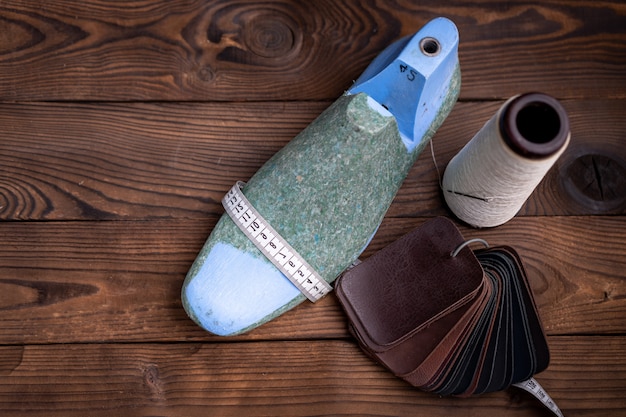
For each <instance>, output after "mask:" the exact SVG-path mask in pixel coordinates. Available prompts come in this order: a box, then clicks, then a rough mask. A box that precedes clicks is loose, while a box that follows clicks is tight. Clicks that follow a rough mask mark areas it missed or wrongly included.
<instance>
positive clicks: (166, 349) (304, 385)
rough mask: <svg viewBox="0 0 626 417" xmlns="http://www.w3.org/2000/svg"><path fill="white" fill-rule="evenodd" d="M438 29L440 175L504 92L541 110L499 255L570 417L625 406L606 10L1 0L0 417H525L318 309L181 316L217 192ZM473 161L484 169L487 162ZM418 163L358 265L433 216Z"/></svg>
mask: <svg viewBox="0 0 626 417" xmlns="http://www.w3.org/2000/svg"><path fill="white" fill-rule="evenodd" d="M437 16H446V17H449V18H450V19H452V20H453V21H454V22H455V24H456V25H457V27H458V29H459V33H460V46H459V56H460V62H461V68H462V79H463V80H462V88H461V100H460V102H459V103H458V104H457V105H456V106H455V108H454V110H453V111H452V114H451V115H450V117H449V118H448V119H447V120H446V122H445V123H444V125H443V126H442V128H441V129H440V130H439V132H438V133H437V135H436V136H435V138H434V141H433V146H434V154H435V157H436V158H435V159H436V161H437V166H438V168H439V171H440V172H439V174H441V173H443V170H444V169H445V166H446V164H447V163H448V161H449V160H450V159H451V158H452V157H453V155H454V154H456V152H458V151H459V150H460V149H461V147H462V146H463V145H464V144H465V143H466V142H467V141H469V140H470V139H471V137H472V136H473V135H474V134H475V133H476V132H477V131H478V130H479V129H480V127H481V126H482V125H483V124H484V122H485V121H487V119H489V118H490V117H491V116H492V115H493V114H494V113H495V112H496V110H497V109H498V108H499V106H500V105H501V104H502V103H503V101H504V100H505V99H508V98H509V97H511V96H513V95H515V94H518V93H523V92H530V91H540V92H543V93H547V94H550V95H553V96H555V97H556V98H558V99H560V100H561V102H562V103H563V105H564V106H565V108H566V110H567V112H568V114H569V117H570V121H571V127H572V141H571V144H570V147H569V148H568V150H567V151H566V153H565V154H563V156H562V157H561V158H560V159H559V161H558V163H557V164H556V165H555V167H554V168H553V169H552V170H551V171H550V173H549V174H548V175H547V176H546V178H545V179H544V181H543V182H542V183H541V184H540V186H539V187H538V188H537V190H536V191H535V193H533V195H532V196H531V198H530V199H529V200H528V202H527V203H526V204H525V205H524V207H523V208H522V210H521V211H520V213H519V215H518V216H517V217H516V218H514V219H513V220H512V221H510V222H508V223H506V224H505V225H503V226H500V227H498V228H493V229H485V230H477V229H471V228H469V227H467V226H465V225H462V224H459V227H460V229H461V231H462V233H463V234H464V236H465V237H466V238H472V237H481V238H484V239H487V240H488V241H489V242H490V243H491V245H511V246H513V247H514V248H516V249H517V250H518V251H519V253H520V255H521V257H522V259H523V261H524V264H525V266H526V269H527V272H528V276H529V280H530V283H531V286H532V289H533V292H534V293H535V296H536V301H537V303H538V307H539V312H540V315H541V318H542V320H543V322H544V326H545V329H546V332H547V334H548V341H549V344H550V349H551V364H550V366H549V368H548V369H547V370H546V371H545V372H543V373H542V374H540V375H539V376H538V379H539V381H540V382H541V383H542V384H543V386H544V387H545V388H546V389H547V390H548V392H549V393H550V395H551V396H552V397H553V398H554V399H555V400H556V402H557V403H558V404H559V406H560V407H561V408H562V409H563V410H564V412H565V415H566V416H568V417H572V416H574V417H581V416H611V417H613V416H626V400H624V390H625V389H626V337H625V336H624V335H625V334H626V280H625V277H626V272H625V271H626V237H625V236H624V233H625V230H626V229H625V228H624V225H626V146H624V138H625V137H626V118H624V114H626V73H625V72H624V68H626V3H624V2H623V1H615V0H609V1H602V2H597V1H591V0H576V1H574V0H548V1H542V2H537V1H533V0H511V1H507V2H498V1H494V0H476V1H472V2H463V1H458V0H452V1H446V2H441V1H436V0H425V1H419V2H416V1H411V0H397V1H393V2H381V1H367V2H363V1H358V0H346V1H342V2H337V1H333V0H320V1H316V2H307V1H300V0H277V1H254V0H208V1H200V0H188V1H187V0H186V1H179V0H154V1H148V2H147V1H137V0H131V1H124V2H113V1H109V0H81V1H78V0H58V1H54V2H36V1H23V0H3V1H2V2H0V415H1V416H3V417H4V416H9V417H14V416H15V417H18V416H20V417H22V416H39V415H46V416H53V417H54V416H63V417H66V416H70V417H71V416H81V417H82V416H95V417H98V416H103V417H104V416H106V417H109V416H111V415H116V416H117V415H120V416H155V415H160V416H181V415H184V416H207V415H211V416H242V415H259V416H264V415H265V416H277V415H286V416H312V415H315V416H322V415H328V416H330V415H333V416H335V415H355V416H356V415H358V416H364V415H371V416H389V415H397V416H409V415H410V416H435V417H437V416H470V417H491V416H519V417H523V416H548V415H549V413H548V412H547V411H546V410H544V409H543V408H541V406H539V405H538V403H537V402H536V401H534V400H532V399H531V398H530V397H529V396H528V395H526V394H524V393H521V392H519V391H516V390H513V389H510V390H507V391H505V392H500V393H494V394H489V395H485V396H481V397H477V398H470V399H458V398H439V397H437V396H434V395H430V394H427V393H422V392H419V391H416V390H415V389H413V388H411V387H410V386H408V385H407V384H405V383H404V382H402V381H401V380H399V379H397V378H395V377H393V376H392V375H391V374H390V373H389V372H387V371H385V370H384V369H383V368H382V367H380V366H378V365H376V364H375V363H374V362H372V361H371V360H370V359H368V358H367V357H366V356H365V355H364V354H363V353H362V352H361V350H360V349H359V348H358V347H357V346H356V344H355V343H354V341H353V339H352V338H351V337H350V335H349V333H348V331H347V328H346V324H347V323H346V317H345V315H344V313H343V311H342V309H341V307H340V305H339V304H338V302H337V300H336V298H335V295H334V294H331V295H329V296H328V297H326V298H324V299H323V300H321V301H320V302H319V303H317V304H315V305H313V304H311V303H304V304H302V305H300V306H298V307H297V308H295V309H294V310H292V311H290V312H288V313H286V314H284V315H283V316H281V317H279V318H277V319H276V320H273V321H272V322H270V323H267V324H265V325H264V326H261V327H260V328H258V329H256V330H254V331H252V332H250V333H248V334H244V335H241V336H237V337H232V338H220V337H216V336H212V335H210V334H208V333H207V332H205V331H203V330H202V329H200V328H199V327H198V326H196V325H195V324H194V323H193V322H192V321H191V320H190V319H189V318H188V317H187V316H186V315H185V313H184V311H183V309H182V306H181V302H180V289H181V285H182V282H183V279H184V277H185V274H186V272H187V270H188V268H189V266H190V265H191V263H192V262H193V260H194V258H195V256H196V254H197V253H198V251H199V250H200V248H201V246H202V244H203V243H204V241H205V239H206V238H207V236H208V235H209V233H210V231H211V230H212V228H213V226H214V225H215V223H216V221H217V219H218V217H219V215H220V214H221V213H222V208H221V205H220V199H221V197H222V196H223V194H224V193H225V192H226V191H227V190H228V188H229V187H230V186H231V185H232V184H233V183H234V182H235V181H236V180H241V179H243V180H245V179H247V178H249V177H250V176H251V175H253V174H254V173H255V172H256V170H257V169H258V168H259V167H260V166H261V165H262V164H263V163H264V162H265V161H266V160H267V159H268V158H269V157H271V155H273V154H274V153H275V152H276V151H277V150H279V149H280V148H281V147H282V146H284V145H285V144H286V143H287V142H288V141H289V140H291V139H292V138H293V137H294V136H295V135H296V134H297V133H298V132H300V131H301V130H302V129H303V128H305V127H306V126H307V125H308V123H310V122H311V121H312V120H313V119H314V118H315V117H317V116H318V115H319V114H320V113H321V112H322V111H323V110H324V109H325V108H327V107H328V106H329V105H330V103H331V102H332V101H334V100H335V99H336V98H337V97H338V96H339V95H341V94H342V93H343V92H344V91H345V89H347V88H348V87H349V86H350V84H351V83H352V82H353V80H354V79H355V78H356V77H357V76H358V75H360V73H361V72H362V71H363V69H364V68H365V67H366V66H367V65H368V64H369V63H370V62H371V60H372V59H373V58H374V57H375V56H376V55H377V54H378V53H379V52H380V51H381V50H382V49H383V48H384V47H385V46H387V45H388V44H389V43H390V42H392V41H393V40H395V39H398V38H400V37H402V36H404V35H408V34H410V33H413V32H415V31H416V30H418V29H419V28H420V27H421V26H422V25H423V24H424V23H426V22H427V21H428V20H430V19H432V18H434V17H437ZM486 169H488V167H486ZM440 193H441V191H440V189H439V183H438V173H437V169H436V168H435V164H434V163H433V160H432V157H431V155H430V149H428V148H427V150H426V151H425V152H424V153H423V155H421V156H420V158H419V159H418V161H417V163H416V164H415V166H414V167H413V169H412V170H411V171H410V173H409V175H408V177H407V179H406V181H405V183H404V185H403V186H402V188H401V190H400V192H399V193H398V195H397V197H396V199H395V200H394V202H393V204H392V206H391V208H390V210H389V212H388V214H387V216H386V218H385V220H384V222H383V224H382V226H381V228H380V230H379V232H378V233H377V234H376V236H375V238H374V239H373V241H372V242H371V245H370V246H369V247H368V248H367V250H366V251H365V253H364V254H363V258H366V257H368V256H371V255H372V254H373V253H374V252H375V251H377V250H379V249H381V248H383V247H384V246H386V245H388V244H389V243H391V242H393V241H394V240H396V239H398V238H399V237H400V236H402V235H403V234H405V233H407V232H409V231H410V230H412V229H413V228H414V227H417V226H419V225H421V224H422V223H423V222H425V221H426V220H428V219H429V218H431V217H433V216H437V215H445V216H451V214H450V213H449V212H448V211H447V210H446V208H445V206H444V205H443V200H442V198H441V195H440Z"/></svg>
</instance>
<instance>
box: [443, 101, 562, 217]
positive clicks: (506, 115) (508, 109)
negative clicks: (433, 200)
mask: <svg viewBox="0 0 626 417" xmlns="http://www.w3.org/2000/svg"><path fill="white" fill-rule="evenodd" d="M569 140H570V127H569V120H568V117H567V113H566V112H565V109H564V108H563V106H562V105H561V104H560V103H559V102H558V101H557V100H556V99H554V98H553V97H550V96H548V95H546V94H541V93H528V94H523V95H519V96H515V97H512V98H510V99H509V100H508V101H507V102H506V103H504V105H503V106H502V107H501V108H500V109H499V110H498V112H497V113H496V114H495V115H494V116H493V117H492V118H491V119H490V120H489V121H487V123H486V124H485V125H484V126H483V127H482V129H480V131H479V132H478V133H476V135H475V136H474V137H473V138H472V140H470V141H469V142H468V143H467V144H466V145H465V146H464V147H463V149H461V151H459V153H458V154H456V155H455V156H454V158H452V160H451V161H450V163H449V164H448V166H447V167H446V170H445V173H444V176H443V181H442V188H443V193H444V197H445V200H446V203H447V204H448V206H449V207H450V209H451V210H452V212H453V213H454V214H455V215H456V216H457V217H458V218H459V219H461V220H462V221H464V222H466V223H468V224H470V225H472V226H474V227H493V226H498V225H501V224H503V223H506V222H507V221H509V220H510V219H511V218H513V217H514V216H515V215H516V214H517V213H518V212H519V210H520V209H521V208H522V205H523V204H524V203H525V202H526V200H527V199H528V197H529V196H530V195H531V194H532V192H533V191H534V189H535V188H536V187H537V185H539V183H540V182H541V180H542V179H543V177H544V176H545V174H546V173H547V172H548V170H549V169H550V168H551V167H552V165H553V164H554V163H555V162H556V160H557V159H558V158H559V156H560V155H561V154H562V153H563V151H564V150H565V148H566V147H567V145H568V143H569Z"/></svg>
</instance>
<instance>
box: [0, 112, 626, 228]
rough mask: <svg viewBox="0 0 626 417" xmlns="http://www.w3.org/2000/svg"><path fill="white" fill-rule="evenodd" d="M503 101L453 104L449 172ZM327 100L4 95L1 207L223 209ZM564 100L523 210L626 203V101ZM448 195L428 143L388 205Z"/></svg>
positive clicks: (16, 215)
mask: <svg viewBox="0 0 626 417" xmlns="http://www.w3.org/2000/svg"><path fill="white" fill-rule="evenodd" d="M501 104H502V102H493V103H492V102H487V103H485V102H459V103H457V105H456V106H455V108H454V109H453V111H452V113H451V115H450V116H449V117H448V119H447V120H446V121H445V123H444V125H443V126H442V128H441V129H440V131H439V132H438V133H437V134H436V136H435V138H434V139H433V146H434V150H435V155H436V161H437V164H438V166H439V167H440V174H441V175H442V174H443V170H444V169H445V166H446V164H447V163H448V161H449V160H450V159H451V158H452V157H453V156H454V154H455V153H456V152H458V151H459V150H460V149H461V147H462V146H463V145H464V144H465V143H466V142H468V141H469V140H470V139H471V138H472V136H473V135H474V134H475V133H476V132H477V131H478V130H479V129H480V128H481V126H482V125H483V124H484V123H485V121H487V120H488V119H489V118H490V117H491V116H492V115H493V114H494V113H495V112H496V111H497V109H498V107H500V105H501ZM328 105H329V103H327V102H315V103H298V102H289V103H251V104H243V103H241V104H240V103H222V104H201V103H190V104H165V103H160V104H150V103H131V104H124V103H115V104H106V103H98V104H74V103H71V104H69V103H58V104H41V103H32V104H4V105H0V136H1V137H3V139H4V140H3V141H1V142H0V218H1V219H5V220H41V219H45V220H114V219H138V218H181V217H184V218H204V217H207V216H210V215H214V214H219V213H222V212H223V209H222V207H221V203H220V200H221V198H222V196H223V195H224V193H226V191H227V190H228V189H229V188H230V187H231V186H232V184H234V183H235V181H237V180H247V179H248V178H250V177H251V176H252V175H253V174H254V173H255V172H256V170H257V169H258V168H259V167H260V166H261V165H262V164H263V163H264V162H265V161H266V160H267V159H269V158H270V157H271V156H272V155H273V154H274V153H275V152H276V151H278V150H279V149H280V148H281V147H282V146H284V145H285V144H286V143H287V142H288V141H289V140H291V139H292V138H293V137H294V136H295V135H297V134H298V133H299V132H300V131H301V130H302V129H304V128H305V127H306V126H307V125H308V124H309V123H310V122H311V121H312V120H313V119H314V118H315V117H317V115H319V113H321V112H322V111H323V110H324V109H325V108H326V107H327V106H328ZM564 105H565V107H566V109H567V111H568V113H569V116H570V119H571V125H572V127H571V128H572V142H571V144H570V147H569V148H568V150H567V152H566V153H565V154H564V155H563V156H562V157H561V159H560V160H559V162H558V164H557V165H556V166H555V167H554V169H553V170H552V171H551V172H550V173H549V174H548V176H547V177H546V180H545V181H544V183H543V184H542V185H541V186H540V187H539V189H538V190H537V192H536V193H534V194H533V195H532V196H531V198H530V200H529V202H528V203H527V204H526V205H525V206H524V207H523V208H522V211H521V214H523V215H581V214H625V213H626V191H625V190H626V175H623V174H624V173H626V147H625V146H623V143H622V142H623V138H624V136H625V135H626V119H625V118H624V117H622V116H623V114H625V112H626V100H595V101H583V100H566V101H564ZM590 108H592V109H596V110H598V111H594V112H591V111H590ZM594 155H595V157H596V158H597V157H598V156H602V157H605V158H608V160H609V161H611V162H612V163H613V166H609V169H606V170H605V171H604V173H603V175H602V178H600V177H598V176H597V175H596V170H594V169H593V164H587V166H588V168H589V169H587V170H584V169H579V168H580V167H579V168H576V167H577V162H579V161H581V160H582V161H584V158H588V157H593V156H594ZM581 158H582V159H581ZM577 173H587V174H588V176H589V178H588V179H587V178H586V177H585V176H584V175H582V174H581V175H578V176H576V175H575V174H577ZM572 178H578V179H579V180H580V181H578V182H575V181H573V180H572ZM581 181H582V182H581ZM587 181H590V182H594V181H595V182H596V183H598V181H600V182H599V183H600V184H605V187H606V186H607V184H613V185H612V186H611V187H612V188H613V190H614V191H613V192H612V193H609V192H608V191H607V192H605V193H604V194H599V193H591V194H590V193H588V192H586V191H585V190H586V188H587V185H588V183H587ZM442 201H443V199H442V196H441V195H440V189H439V183H438V179H437V171H436V170H435V164H434V163H433V161H432V157H431V155H430V149H428V148H427V149H426V151H425V152H423V154H422V155H421V156H420V158H419V159H418V161H417V163H416V164H415V166H414V167H413V169H412V170H411V172H410V173H409V175H408V177H407V179H406V181H405V183H404V185H403V187H402V188H401V190H400V192H399V194H398V196H397V198H396V200H395V201H394V204H393V205H392V207H391V209H390V211H389V216H393V217H406V216H433V215H445V214H447V212H446V210H445V208H444V207H443V205H442Z"/></svg>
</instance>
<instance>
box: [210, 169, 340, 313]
mask: <svg viewBox="0 0 626 417" xmlns="http://www.w3.org/2000/svg"><path fill="white" fill-rule="evenodd" d="M245 185H246V184H245V183H244V182H243V181H237V183H236V184H235V185H234V186H233V187H232V188H231V189H230V191H229V192H228V193H227V194H226V195H225V196H224V198H223V199H222V205H223V206H224V208H225V209H226V213H228V215H229V216H230V218H231V219H232V220H233V221H234V222H235V224H236V225H237V226H238V227H239V229H241V231H242V232H243V233H244V234H245V235H246V237H247V238H248V239H250V241H251V242H252V243H254V245H255V246H256V247H257V248H258V249H259V250H260V251H261V253H263V255H265V257H267V259H269V260H270V262H272V264H274V266H275V267H276V268H278V270H279V271H280V272H282V273H283V274H284V275H285V276H286V277H287V279H289V281H291V283H292V284H293V285H295V286H296V287H297V288H298V289H299V290H300V291H301V292H302V293H303V294H304V295H305V296H306V297H307V298H308V299H309V300H310V301H312V302H316V301H317V300H319V299H320V298H322V297H323V296H325V295H326V294H328V293H329V292H330V291H332V287H331V286H330V284H328V283H327V282H326V281H325V280H324V279H323V278H322V277H321V276H320V275H319V274H318V273H317V272H316V271H315V269H314V268H313V267H312V266H311V265H309V264H308V263H307V261H306V260H305V259H304V258H303V257H302V256H300V254H298V252H297V251H296V250H295V249H294V248H292V247H291V245H290V244H289V243H287V241H286V240H285V239H284V238H283V237H282V236H281V235H280V234H279V233H278V232H277V231H276V230H275V229H274V228H273V227H272V226H271V225H270V224H269V222H268V221H267V220H265V219H264V218H263V216H261V214H259V212H258V211H256V209H255V208H254V206H253V205H252V204H251V203H250V201H248V199H247V198H246V196H244V195H243V193H242V192H241V190H242V189H243V187H244V186H245Z"/></svg>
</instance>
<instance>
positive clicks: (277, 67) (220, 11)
mask: <svg viewBox="0 0 626 417" xmlns="http://www.w3.org/2000/svg"><path fill="white" fill-rule="evenodd" d="M437 16H446V17H448V18H450V19H452V20H453V21H454V22H455V23H456V24H457V25H458V27H459V32H460V36H461V47H460V58H461V64H462V67H463V71H464V74H467V76H465V77H464V81H463V82H464V84H463V89H462V93H461V94H462V97H464V98H489V99H493V98H500V99H503V98H508V97H509V96H511V95H514V94H518V93H520V92H524V91H536V90H539V91H542V92H545V93H548V94H552V95H555V96H557V97H559V98H590V97H596V98H598V97H604V98H606V97H613V98H625V97H626V78H625V77H624V72H623V68H624V65H626V44H625V43H624V38H625V36H626V25H624V21H625V20H626V5H624V4H623V3H622V2H594V1H580V2H567V1H562V0H553V1H544V2H541V3H536V2H533V1H528V0H518V1H510V2H507V3H506V4H502V3H497V4H496V3H494V2H493V1H490V0H485V1H476V2H472V3H467V2H459V1H454V2H445V3H442V2H439V1H435V0H429V1H421V2H418V3H416V2H413V1H410V0H400V1H398V2H393V3H386V2H382V3H374V2H368V3H363V2H360V1H358V0H350V1H344V2H340V3H338V2H335V1H332V0H324V1H317V2H314V3H310V2H300V1H288V0H282V1H276V2H271V3H265V2H259V1H235V2H233V1H227V2H226V1H199V0H195V1H185V2H182V1H175V2H172V1H167V0H159V1H152V2H141V1H131V2H123V3H115V2H108V1H104V0H89V1H76V0H62V1H56V2H54V3H47V4H46V6H45V7H39V5H38V4H37V3H33V2H23V1H18V0H6V1H3V4H2V6H1V7H0V33H2V34H3V35H0V73H2V74H3V76H2V77H1V79H0V100H5V101H8V100H11V101H12V100H17V101H39V100H46V101H48V100H99V101H101V100H114V101H126V100H159V101H183V100H184V101H189V100H192V101H213V100H224V101H246V100H254V101H259V100H330V99H334V98H336V97H337V96H338V95H339V94H341V93H342V92H343V91H344V90H345V89H347V88H348V87H349V85H350V84H351V82H352V81H353V80H354V79H356V77H358V75H359V74H360V73H361V72H362V70H363V69H364V68H365V67H366V65H367V64H368V63H369V62H370V61H371V60H372V59H373V58H374V57H375V56H376V55H377V54H378V53H379V52H380V51H381V50H382V49H383V48H384V47H385V46H386V45H388V44H389V43H390V42H392V41H393V40H395V39H397V38H399V37H400V36H403V35H407V34H409V33H413V32H415V31H417V30H418V29H419V28H420V27H421V26H422V25H424V23H426V22H427V21H428V20H430V19H432V18H434V17H437ZM496 62H497V64H496ZM563 79H567V80H568V82H562V80H563Z"/></svg>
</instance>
